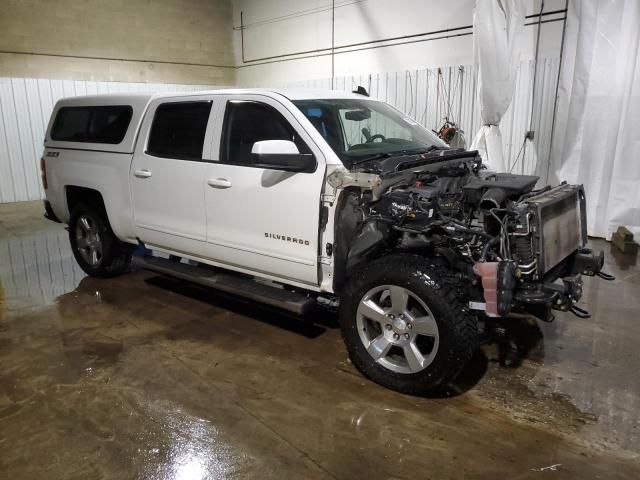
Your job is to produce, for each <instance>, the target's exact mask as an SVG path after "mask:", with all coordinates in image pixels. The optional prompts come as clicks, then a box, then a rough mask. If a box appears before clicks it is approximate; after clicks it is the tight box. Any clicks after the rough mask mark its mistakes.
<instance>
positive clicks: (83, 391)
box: [0, 203, 640, 479]
mask: <svg viewBox="0 0 640 480" xmlns="http://www.w3.org/2000/svg"><path fill="white" fill-rule="evenodd" d="M593 243H594V246H596V247H600V248H605V251H606V253H607V267H606V268H607V271H609V272H610V273H612V274H614V275H615V276H616V277H617V280H615V281H614V282H605V281H602V280H599V279H586V281H585V300H584V302H583V304H582V306H583V307H584V308H587V309H588V310H590V311H591V313H592V317H591V318H590V319H588V320H580V319H578V318H576V317H573V316H571V315H562V314H561V315H558V318H557V320H556V321H555V322H554V323H552V324H540V325H538V326H536V325H531V324H527V323H525V322H516V321H514V323H513V327H512V328H510V329H509V332H508V334H509V335H510V336H512V337H513V339H514V341H515V342H516V343H517V344H518V345H519V346H520V348H521V351H522V356H523V357H524V358H522V360H521V361H519V362H516V366H515V367H514V368H502V367H500V366H499V364H498V362H497V358H498V356H499V351H498V349H497V348H496V347H495V346H493V345H488V346H485V347H483V351H482V353H481V354H480V355H478V358H477V359H476V362H475V363H474V366H473V368H470V369H469V371H468V372H466V374H465V377H464V378H463V380H461V383H460V385H458V386H457V387H458V388H459V395H457V396H454V397H453V398H443V399H427V398H413V397H407V396H403V395H400V394H397V393H394V392H391V391H388V390H385V389H383V388H381V387H378V386H377V385H375V384H372V383H370V382H369V381H367V380H366V379H364V378H363V377H362V376H360V375H359V374H358V373H357V372H356V371H355V370H354V368H353V367H352V366H351V365H350V363H349V362H348V360H347V356H346V352H345V349H344V347H343V345H342V342H341V340H340V335H339V331H338V329H337V328H336V319H335V316H334V315H333V314H331V313H330V312H326V313H319V314H317V315H315V316H314V317H312V318H309V319H307V320H306V321H302V320H300V319H297V318H293V317H291V316H288V315H286V314H283V313H279V312H275V311H273V310H269V309H267V308H264V307H262V306H260V305H256V304H252V303H248V302H244V301H242V300H239V299H236V298H232V297H229V296H223V295H221V294H218V293H216V292H214V291H208V290H206V289H202V288H199V287H195V286H189V285H186V284H184V283H181V282H179V281H175V280H171V279H165V278H161V277H158V276H155V275H153V274H150V273H147V272H135V273H132V274H129V275H126V276H123V277H119V278H115V279H111V280H97V279H91V278H85V277H84V275H83V274H82V272H81V271H80V270H79V268H78V267H77V266H76V265H75V262H74V261H73V258H72V255H71V252H70V250H69V247H68V243H67V238H66V232H65V231H64V230H63V228H62V226H61V225H57V224H54V223H51V222H48V221H46V220H44V219H43V218H42V211H41V205H40V203H25V204H13V205H0V282H1V284H0V478H7V479H17V478H21V479H28V478H74V479H75V478H77V479H99V478H157V479H173V478H177V479H200V478H261V479H263V478H277V479H283V478H305V479H307V478H340V479H350V478H356V477H357V478H371V479H373V478H396V479H401V478H412V479H415V478H420V479H423V478H424V479H427V478H433V479H462V478H466V479H475V478H492V479H493V478H510V479H524V478H541V477H543V476H544V477H545V478H552V477H553V478H603V479H623V478H625V479H637V478H640V456H639V452H640V428H639V416H638V407H640V382H639V381H638V366H639V365H640V362H639V360H640V348H638V345H639V344H640V326H639V325H638V323H637V322H638V320H639V319H640V315H639V314H640V301H639V300H638V299H639V296H640V274H639V272H640V271H639V269H638V267H637V266H636V265H635V262H634V261H633V259H625V258H622V257H619V256H618V257H614V256H613V254H612V252H611V251H610V247H609V245H608V244H605V243H604V242H599V241H595V242H593Z"/></svg>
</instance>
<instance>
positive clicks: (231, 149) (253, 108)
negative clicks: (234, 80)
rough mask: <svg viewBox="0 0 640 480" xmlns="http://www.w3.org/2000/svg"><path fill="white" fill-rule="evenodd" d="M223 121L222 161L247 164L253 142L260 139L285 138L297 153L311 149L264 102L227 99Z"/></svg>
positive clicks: (287, 123)
mask: <svg viewBox="0 0 640 480" xmlns="http://www.w3.org/2000/svg"><path fill="white" fill-rule="evenodd" d="M224 123H225V126H224V133H223V140H222V151H221V156H220V158H221V160H222V161H223V162H227V163H237V164H243V165H250V164H251V163H252V157H251V149H252V148H253V144H254V143H256V142H259V141H262V140H289V141H292V142H294V143H295V144H296V146H297V147H298V151H299V152H300V153H311V151H310V150H309V148H308V147H307V145H306V144H305V143H304V141H302V139H301V138H300V137H299V136H298V134H297V133H296V131H295V130H294V129H293V127H292V126H291V124H290V123H289V122H288V121H287V120H286V119H285V118H284V117H283V116H282V114H281V113H280V112H278V111H277V110H276V109H275V108H273V107H271V106H269V105H267V104H264V103H260V102H253V101H230V102H228V103H227V110H226V113H225V121H224Z"/></svg>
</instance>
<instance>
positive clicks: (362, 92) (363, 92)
mask: <svg viewBox="0 0 640 480" xmlns="http://www.w3.org/2000/svg"><path fill="white" fill-rule="evenodd" d="M353 93H357V94H358V95H364V96H365V97H368V96H369V92H367V89H366V88H364V87H363V86H362V85H358V88H357V89H356V90H353Z"/></svg>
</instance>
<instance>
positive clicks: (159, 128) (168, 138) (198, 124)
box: [147, 101, 211, 160]
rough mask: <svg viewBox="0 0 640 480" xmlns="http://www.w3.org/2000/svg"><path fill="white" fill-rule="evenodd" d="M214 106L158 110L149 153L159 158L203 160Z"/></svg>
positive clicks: (168, 105) (193, 104)
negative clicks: (206, 136) (205, 138)
mask: <svg viewBox="0 0 640 480" xmlns="http://www.w3.org/2000/svg"><path fill="white" fill-rule="evenodd" d="M210 112H211V102H210V101H206V102H172V103H163V104H162V105H160V106H159V107H158V108H157V109H156V114H155V116H154V117H153V124H152V125H151V133H150V134H149V143H148V144H147V153H148V154H149V155H153V156H156V157H164V158H176V159H180V160H202V147H203V145H204V135H205V133H206V131H207V122H208V121H209V113H210Z"/></svg>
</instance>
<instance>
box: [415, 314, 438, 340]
mask: <svg viewBox="0 0 640 480" xmlns="http://www.w3.org/2000/svg"><path fill="white" fill-rule="evenodd" d="M412 326H413V331H414V332H415V333H417V334H418V335H427V336H429V337H434V336H436V335H438V326H437V325H436V321H435V320H434V318H433V317H431V316H426V317H418V318H416V319H414V320H413V322H412Z"/></svg>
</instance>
